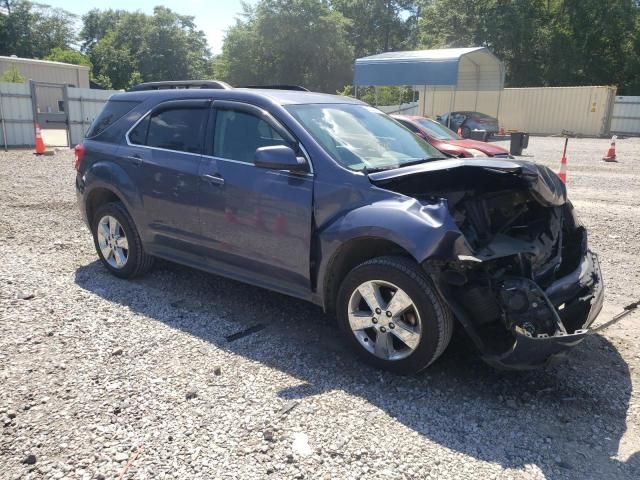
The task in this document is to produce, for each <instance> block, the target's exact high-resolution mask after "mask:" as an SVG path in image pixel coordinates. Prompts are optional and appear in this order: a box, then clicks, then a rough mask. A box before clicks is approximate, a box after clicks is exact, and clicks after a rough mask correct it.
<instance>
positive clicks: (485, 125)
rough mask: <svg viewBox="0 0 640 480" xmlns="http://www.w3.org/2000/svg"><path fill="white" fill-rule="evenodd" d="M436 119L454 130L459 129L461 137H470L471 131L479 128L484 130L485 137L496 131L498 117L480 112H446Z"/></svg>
mask: <svg viewBox="0 0 640 480" xmlns="http://www.w3.org/2000/svg"><path fill="white" fill-rule="evenodd" d="M437 120H438V121H439V122H440V123H441V124H442V125H445V126H447V127H449V128H450V129H451V130H453V131H454V132H457V131H458V129H460V134H461V135H462V137H463V138H469V137H471V132H472V131H474V130H480V131H484V132H486V134H487V135H486V137H485V138H488V137H490V136H491V135H495V134H496V133H498V130H499V128H498V119H496V118H494V117H491V116H489V115H486V114H484V113H480V112H451V113H449V112H447V113H443V114H442V115H440V116H438V117H437Z"/></svg>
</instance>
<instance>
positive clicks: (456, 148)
mask: <svg viewBox="0 0 640 480" xmlns="http://www.w3.org/2000/svg"><path fill="white" fill-rule="evenodd" d="M391 116H392V117H393V118H394V119H396V120H397V121H398V122H400V123H401V124H402V125H404V126H405V127H407V128H408V129H409V130H411V131H412V132H413V133H415V134H416V135H418V136H419V137H421V138H424V139H425V140H426V141H427V142H429V143H430V144H431V145H433V146H434V147H436V148H437V149H438V150H440V151H441V152H442V153H444V154H445V155H449V156H452V157H502V158H510V155H509V152H508V151H507V150H505V149H504V148H502V147H498V146H497V145H492V144H490V143H487V142H481V141H479V140H471V139H470V138H462V137H461V136H460V135H458V134H457V133H455V132H454V131H453V130H449V129H448V128H447V127H445V126H444V125H442V124H440V123H438V122H436V121H435V120H431V119H430V118H425V117H418V116H413V115H412V116H409V115H391Z"/></svg>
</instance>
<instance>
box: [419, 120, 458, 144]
mask: <svg viewBox="0 0 640 480" xmlns="http://www.w3.org/2000/svg"><path fill="white" fill-rule="evenodd" d="M416 122H418V123H419V124H420V126H422V127H423V128H424V129H425V130H426V131H427V132H429V135H430V136H432V137H433V138H435V139H436V140H459V139H460V137H459V136H458V135H457V134H456V133H455V132H454V131H453V130H450V129H448V128H447V127H445V126H444V125H442V124H441V123H438V122H434V121H433V120H429V119H428V118H419V119H418V120H416Z"/></svg>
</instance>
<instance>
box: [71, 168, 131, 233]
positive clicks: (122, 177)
mask: <svg viewBox="0 0 640 480" xmlns="http://www.w3.org/2000/svg"><path fill="white" fill-rule="evenodd" d="M82 181H83V184H84V191H83V197H84V201H85V202H87V201H88V200H89V199H90V198H91V194H92V192H94V191H96V190H97V189H106V190H109V191H111V192H113V194H114V195H116V196H117V197H118V198H119V199H120V200H121V201H122V203H123V204H124V206H125V207H126V208H127V211H128V212H129V213H130V214H131V216H132V217H133V219H134V221H135V222H136V224H138V221H137V220H138V217H139V215H140V212H141V211H142V207H143V205H142V196H141V194H140V191H139V190H138V189H137V188H136V186H135V184H134V183H133V182H132V180H131V178H130V177H129V175H127V173H126V172H125V170H124V169H123V168H122V167H120V166H118V165H117V164H115V163H113V162H105V161H99V162H96V163H94V164H92V165H91V166H90V167H89V168H87V170H85V172H84V173H83V175H82ZM89 221H91V220H90V219H89Z"/></svg>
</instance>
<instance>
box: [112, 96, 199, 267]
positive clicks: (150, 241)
mask: <svg viewBox="0 0 640 480" xmlns="http://www.w3.org/2000/svg"><path fill="white" fill-rule="evenodd" d="M209 110H210V101H208V100H174V101H170V102H165V103H163V104H160V105H159V106H158V107H156V108H155V109H154V110H153V111H152V112H150V113H149V114H147V115H146V116H145V117H144V118H143V119H142V120H140V121H139V122H138V124H137V125H136V126H135V127H134V128H133V129H132V130H131V131H130V132H129V134H128V135H127V144H126V145H124V146H122V147H121V148H120V150H119V154H118V156H119V157H120V159H121V161H122V162H123V164H124V167H125V170H126V171H127V172H128V174H129V176H130V177H131V178H132V179H133V182H134V184H135V185H136V186H137V187H138V188H139V191H140V195H141V203H142V205H143V208H141V209H140V210H139V211H138V212H135V213H136V214H137V217H136V218H135V220H136V224H137V225H138V226H139V230H140V234H141V236H142V237H143V239H144V240H145V243H146V244H147V245H148V248H149V249H150V251H152V252H154V251H155V252H157V253H159V254H164V255H169V256H176V255H177V256H179V257H182V258H184V259H187V260H188V258H186V257H189V256H190V255H192V256H193V257H194V259H195V258H197V245H198V242H199V234H200V219H199V216H198V188H199V181H200V180H199V175H198V173H199V172H198V170H199V166H200V161H201V159H202V155H201V154H202V149H203V145H204V132H205V129H206V123H207V119H208V116H209Z"/></svg>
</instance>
